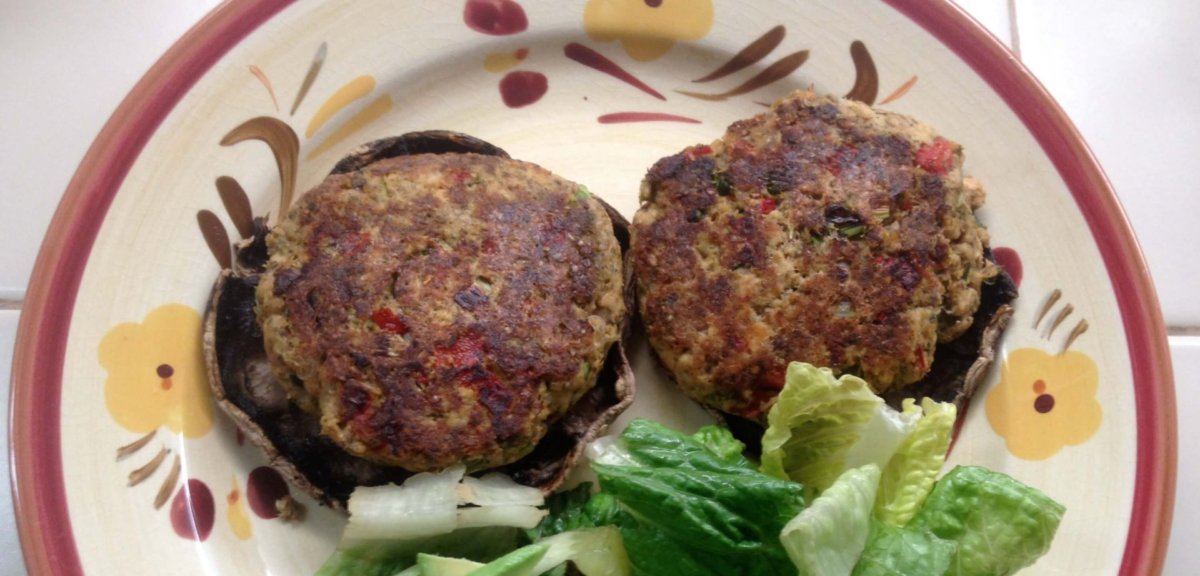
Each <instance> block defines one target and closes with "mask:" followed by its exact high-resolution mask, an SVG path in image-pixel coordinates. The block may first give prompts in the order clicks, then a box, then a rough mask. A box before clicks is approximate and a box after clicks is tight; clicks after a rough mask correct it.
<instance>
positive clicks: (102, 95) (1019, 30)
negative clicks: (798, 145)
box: [0, 0, 1200, 574]
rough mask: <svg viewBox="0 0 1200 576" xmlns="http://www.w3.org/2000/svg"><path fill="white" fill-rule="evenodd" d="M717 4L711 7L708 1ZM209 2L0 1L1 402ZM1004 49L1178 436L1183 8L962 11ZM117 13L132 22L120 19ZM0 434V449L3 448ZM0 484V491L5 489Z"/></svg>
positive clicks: (1196, 139) (0, 556)
mask: <svg viewBox="0 0 1200 576" xmlns="http://www.w3.org/2000/svg"><path fill="white" fill-rule="evenodd" d="M718 1H719V0H718ZM216 4H217V2H216V1H215V0H130V1H128V2H123V3H121V4H120V5H119V8H117V7H115V6H117V5H114V4H112V3H108V2H100V1H99V0H44V1H41V2H21V1H19V0H0V77H3V78H5V79H6V82H5V87H4V88H3V89H2V90H0V103H2V106H0V110H2V111H0V114H2V116H0V117H2V119H3V121H2V122H0V125H2V126H4V129H5V133H6V135H7V136H8V137H7V138H5V139H3V140H2V141H0V158H3V161H2V162H0V206H3V207H4V209H3V210H0V230H3V231H4V232H3V234H4V237H3V241H4V245H5V250H3V251H0V375H5V376H4V377H3V378H0V391H2V392H4V393H5V394H6V395H7V391H8V386H9V382H8V378H7V376H6V375H7V374H8V373H9V367H10V357H11V352H12V346H13V341H14V339H15V334H16V327H17V318H18V315H19V307H20V300H21V299H22V298H23V296H24V290H25V285H26V283H27V282H28V278H29V274H30V271H31V269H32V266H33V262H34V259H35V256H36V253H37V248H38V245H39V243H40V239H41V237H42V235H43V234H44V232H45V229H46V227H47V225H48V224H49V221H50V217H51V215H52V213H53V210H54V207H55V206H56V205H57V202H58V198H59V196H60V195H61V193H62V190H63V189H64V188H65V187H66V184H67V181H68V180H69V179H70V177H71V174H72V173H73V172H74V169H75V166H76V165H77V164H78V162H79V160H80V159H81V158H82V157H83V154H84V153H85V152H86V151H87V148H88V146H89V145H90V143H91V141H92V139H93V138H94V137H95V136H96V134H97V133H98V132H99V130H100V128H101V127H102V126H103V124H104V122H105V121H106V120H107V119H108V115H109V114H110V113H111V112H112V110H113V109H115V107H116V105H117V104H118V103H119V102H120V100H121V98H123V97H124V95H125V94H126V93H127V92H128V91H129V89H130V88H132V86H133V84H134V83H135V82H136V81H137V80H138V79H139V78H140V77H141V75H142V73H143V72H145V70H146V69H147V68H148V67H149V66H150V65H151V64H153V62H154V61H155V59H157V57H158V56H159V55H160V54H162V52H163V51H165V50H166V49H167V48H168V47H169V46H170V44H171V43H172V42H173V41H174V40H175V39H176V38H178V37H179V36H180V35H181V34H182V33H183V32H184V31H186V30H187V28H189V27H190V26H191V25H192V24H194V23H195V22H196V21H198V20H199V19H200V18H201V17H202V16H203V15H204V14H205V13H206V12H207V11H208V10H210V9H211V8H212V7H213V6H215V5H216ZM960 4H961V5H962V6H963V7H964V8H965V9H966V10H968V11H969V12H970V13H971V14H972V15H973V16H975V17H976V19H978V20H979V21H980V22H981V23H983V24H984V25H985V26H987V27H988V28H989V29H990V30H992V31H993V33H994V34H995V35H996V36H997V37H998V38H1000V39H1001V40H1002V41H1004V42H1005V43H1006V44H1008V45H1010V46H1012V47H1013V48H1014V49H1015V51H1016V52H1017V53H1018V55H1019V57H1020V59H1021V60H1022V61H1023V62H1024V63H1025V64H1026V65H1027V66H1028V67H1029V68H1030V69H1031V70H1032V71H1033V72H1034V74H1035V75H1036V76H1037V77H1038V78H1039V79H1040V80H1041V81H1042V82H1043V84H1045V86H1046V87H1047V88H1048V89H1049V90H1050V92H1051V93H1052V94H1053V95H1054V96H1055V98H1057V99H1058V101H1059V103H1060V104H1061V105H1062V106H1063V108H1064V109H1065V110H1066V111H1067V113H1068V115H1070V117H1071V118H1072V119H1073V120H1074V122H1075V123H1076V125H1077V127H1078V128H1079V130H1080V132H1081V133H1082V134H1083V136H1084V138H1085V139H1086V140H1087V141H1088V143H1089V145H1090V146H1091V147H1092V149H1093V151H1094V152H1095V154H1096V156H1097V157H1098V158H1099V160H1100V163H1101V165H1103V166H1104V168H1105V170H1106V171H1107V173H1108V175H1109V177H1110V178H1111V180H1112V182H1113V185H1114V187H1115V188H1116V190H1117V193H1118V196H1119V197H1120V200H1121V202H1122V204H1123V205H1124V207H1125V209H1126V211H1127V213H1128V216H1129V219H1130V222H1131V223H1132V225H1133V228H1134V230H1135V232H1136V233H1137V235H1138V237H1139V239H1140V241H1141V244H1142V249H1143V251H1144V252H1145V255H1146V259H1147V261H1148V263H1149V266H1150V270H1151V273H1152V275H1153V277H1154V279H1155V282H1156V285H1157V288H1158V291H1159V297H1160V299H1161V301H1162V308H1163V314H1164V317H1165V319H1166V323H1167V325H1168V326H1169V327H1170V332H1171V350H1172V354H1173V357H1174V364H1175V380H1176V395H1177V402H1178V409H1179V421H1180V427H1179V432H1180V434H1179V437H1180V438H1181V439H1186V438H1190V437H1192V435H1191V432H1197V433H1200V423H1198V420H1200V418H1197V417H1198V416H1200V394H1197V393H1195V392H1193V391H1192V390H1191V388H1190V384H1191V383H1192V382H1193V381H1194V380H1196V379H1197V378H1198V377H1200V299H1197V298H1195V297H1194V292H1195V290H1196V288H1197V287H1200V260H1198V259H1200V251H1198V250H1197V248H1198V247H1200V243H1198V242H1197V241H1196V233H1195V229H1196V225H1195V223H1194V222H1192V221H1191V219H1192V218H1193V217H1196V216H1197V215H1200V194H1196V193H1194V191H1193V190H1192V189H1191V188H1192V186H1191V182H1192V178H1191V175H1190V170H1189V168H1190V167H1192V166H1194V165H1195V163H1196V160H1195V159H1196V158H1197V157H1198V156H1200V108H1197V106H1196V105H1195V103H1194V95H1195V94H1197V93H1200V73H1198V72H1197V67H1196V49H1195V43H1194V41H1193V35H1194V33H1195V31H1196V30H1200V4H1197V3H1194V2H1188V1H1186V0H1146V1H1143V2H1126V1H1117V0H1058V1H1056V2H1045V1H1040V0H963V1H962V2H960ZM131 15H136V16H134V17H131ZM6 434H7V430H6V429H5V431H4V432H0V441H4V445H5V446H7V438H6ZM1179 449H1180V453H1179V476H1178V484H1179V486H1180V487H1181V489H1180V490H1179V493H1178V496H1177V501H1176V513H1175V528H1174V530H1173V535H1172V543H1173V545H1172V546H1171V547H1170V549H1169V551H1168V556H1167V563H1166V569H1165V571H1164V573H1165V574H1198V573H1200V548H1197V547H1195V546H1192V545H1190V544H1189V543H1190V542H1191V541H1192V540H1193V539H1195V538H1197V537H1200V510H1198V509H1197V505H1200V499H1197V497H1195V496H1194V494H1192V493H1191V492H1190V491H1189V490H1188V487H1190V486H1192V485H1194V484H1196V483H1200V464H1198V462H1200V444H1197V443H1195V442H1181V443H1180V446H1179ZM7 484H8V479H7V477H6V476H0V493H4V492H8V486H7ZM23 572H24V568H23V564H22V562H21V559H20V548H19V546H18V544H17V541H16V530H15V527H14V519H13V517H12V509H11V504H10V503H9V501H8V500H7V499H0V574H21V573H23Z"/></svg>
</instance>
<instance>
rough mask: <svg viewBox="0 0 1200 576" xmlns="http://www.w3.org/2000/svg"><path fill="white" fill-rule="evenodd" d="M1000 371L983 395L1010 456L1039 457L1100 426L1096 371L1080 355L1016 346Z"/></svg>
mask: <svg viewBox="0 0 1200 576" xmlns="http://www.w3.org/2000/svg"><path fill="white" fill-rule="evenodd" d="M1000 374H1001V375H1000V384H998V385H997V386H996V387H995V388H994V389H993V390H992V391H991V393H989V394H988V397H987V417H988V422H990V423H991V425H992V429H994V430H995V431H996V433H997V434H999V435H1000V436H1003V437H1004V439H1005V442H1006V444H1007V445H1008V451H1009V452H1011V453H1012V455H1013V456H1016V457H1018V458H1023V459H1025V460H1045V459H1046V458H1049V457H1051V456H1053V455H1055V454H1057V453H1058V452H1059V451H1060V450H1062V449H1063V447H1064V446H1075V445H1078V444H1082V443H1084V442H1086V441H1087V440H1088V438H1091V437H1092V435H1093V434H1095V433H1096V430H1098V429H1099V428H1100V420H1101V418H1102V416H1103V410H1102V408H1101V407H1100V403H1099V402H1097V401H1096V388H1097V386H1098V384H1099V372H1098V371H1097V369H1096V363H1095V362H1093V361H1092V359H1091V358H1089V357H1088V356H1087V355H1086V354H1083V353H1081V352H1074V351H1068V352H1065V353H1063V354H1060V355H1057V356H1054V355H1051V354H1047V353H1045V352H1043V351H1041V350H1037V349H1034V348H1020V349H1018V350H1015V351H1013V352H1012V353H1011V354H1009V355H1008V358H1006V359H1005V362H1004V365H1003V367H1002V368H1001V373H1000Z"/></svg>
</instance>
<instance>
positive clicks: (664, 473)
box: [317, 365, 1064, 576]
mask: <svg viewBox="0 0 1200 576" xmlns="http://www.w3.org/2000/svg"><path fill="white" fill-rule="evenodd" d="M794 366H795V365H793V367H794ZM809 368H811V367H809ZM800 371H803V370H800ZM843 378H848V377H843ZM793 382H796V381H795V380H793ZM817 385H818V386H820V384H819V383H818V384H817ZM789 386H801V387H810V386H812V383H803V382H801V383H798V384H789ZM865 393H866V394H871V393H870V392H869V391H868V392H865ZM876 400H877V401H878V402H879V403H882V399H880V398H876ZM952 409H953V407H952V406H951V410H952ZM929 418H930V416H929V415H928V414H926V416H925V417H924V419H929ZM805 427H806V429H807V430H808V432H810V433H811V434H813V435H814V436H817V437H829V436H836V435H839V434H842V433H844V432H845V431H846V430H845V424H844V421H843V420H842V419H839V418H831V419H827V420H814V421H811V422H809V423H808V424H806V425H805ZM868 428H871V429H872V430H871V431H870V432H867V434H870V435H873V436H874V437H873V438H871V440H878V439H879V435H881V434H882V435H887V434H891V433H892V432H888V431H884V430H883V429H882V428H885V426H880V425H878V423H877V425H874V426H868ZM914 436H920V437H922V438H925V439H926V440H928V439H930V438H948V436H949V430H948V429H946V430H945V431H944V432H933V433H929V432H928V431H924V432H922V431H920V430H913V431H910V433H909V437H910V438H911V437H914ZM925 443H926V444H929V442H925ZM932 444H937V445H939V446H941V447H942V450H941V451H940V452H938V453H937V454H936V460H937V462H938V464H937V466H935V467H934V469H933V471H932V473H931V474H930V476H929V478H930V481H928V482H926V479H925V475H924V474H923V473H917V474H912V473H901V474H893V473H892V472H891V471H894V470H896V469H897V468H899V469H909V468H910V464H911V453H906V450H905V448H903V447H896V446H895V445H894V444H892V448H891V449H878V450H874V451H873V454H874V456H876V458H875V459H872V460H871V461H863V462H862V463H860V464H859V465H856V466H854V467H846V466H845V465H844V464H845V461H844V459H842V458H841V457H840V456H839V455H837V454H836V453H835V452H822V451H819V450H810V451H807V452H806V453H805V456H806V457H807V458H811V459H812V460H811V461H809V462H806V464H807V465H810V466H812V467H818V468H820V467H835V468H838V469H839V470H841V471H840V472H839V474H838V476H837V478H836V479H835V480H834V481H833V482H832V484H830V485H829V486H826V487H825V488H824V489H821V490H819V491H816V493H815V494H814V495H813V496H812V497H810V496H809V494H810V493H813V492H814V491H813V490H812V487H810V486H806V485H804V484H801V483H799V482H796V481H795V479H793V478H790V477H787V476H782V477H781V476H780V475H778V474H775V473H773V472H770V473H768V472H769V471H767V470H765V467H763V470H760V469H759V466H758V465H757V464H756V463H755V462H754V461H752V460H750V459H748V458H746V457H745V456H744V455H743V452H744V449H745V445H744V444H742V443H741V442H739V441H738V440H737V439H735V438H734V437H733V435H732V434H731V433H730V432H729V430H727V429H725V428H722V427H719V426H705V427H703V428H701V429H700V430H698V431H696V432H695V433H694V434H685V433H682V432H678V431H675V430H671V429H669V428H666V427H664V426H662V425H660V424H657V423H655V422H651V421H649V420H644V419H635V420H633V421H632V422H631V423H630V424H629V425H628V426H627V427H626V428H625V430H624V431H623V432H621V433H620V435H617V436H605V437H602V438H600V439H598V440H596V441H594V442H593V443H592V444H591V446H590V447H589V448H588V452H587V453H588V457H589V459H590V460H591V461H592V470H593V472H595V474H596V478H597V479H598V481H599V491H598V492H595V491H594V490H593V487H592V486H591V485H590V484H589V483H583V484H580V485H579V486H577V487H575V488H573V489H570V490H566V491H563V492H559V493H556V494H553V495H551V496H549V497H548V498H546V500H545V501H544V502H543V503H540V504H537V509H538V510H539V511H540V512H541V514H542V516H543V517H541V518H540V520H537V519H535V517H528V515H527V514H526V513H525V511H524V510H525V509H527V508H529V506H531V505H534V504H535V503H534V502H533V501H530V500H527V499H526V497H524V496H521V495H518V494H515V493H511V492H508V490H510V489H511V488H509V489H505V488H503V487H502V486H499V485H498V486H497V487H496V488H495V491H496V492H495V493H496V494H503V495H502V496H492V497H491V498H489V499H488V500H487V501H485V504H484V505H482V506H481V507H483V508H489V507H490V508H493V509H495V510H496V511H497V512H499V508H497V507H496V506H494V505H495V504H497V503H500V502H516V503H520V504H521V506H511V507H512V508H514V509H521V511H517V512H514V513H512V514H507V515H506V514H499V513H495V514H493V513H489V514H487V516H488V517H489V518H490V519H491V520H490V523H472V525H471V527H469V528H464V527H462V524H461V520H460V523H459V525H458V526H457V527H456V526H455V523H454V522H453V513H454V511H455V508H454V506H455V499H454V494H455V493H456V492H455V490H454V489H453V486H454V483H455V482H456V481H457V480H456V476H455V474H458V475H461V469H460V470H459V471H457V472H451V473H442V474H438V475H432V474H428V473H426V474H422V475H418V476H416V477H414V478H412V479H410V480H409V481H407V482H406V483H405V484H404V485H403V486H400V487H395V486H393V487H387V488H369V489H363V490H362V491H356V492H355V493H354V494H353V495H352V496H351V500H350V501H351V507H352V509H355V510H358V509H361V508H364V507H365V508H366V509H367V510H369V511H370V512H369V513H368V514H367V515H364V516H363V517H360V516H359V515H358V513H357V512H355V513H353V514H352V515H351V517H350V523H349V526H348V527H347V530H346V532H345V533H344V535H343V539H342V541H341V543H340V544H339V546H338V550H337V551H336V552H335V553H334V554H333V555H332V556H331V557H330V558H329V560H328V561H327V562H326V563H325V565H324V566H323V567H322V568H321V570H320V571H319V572H318V573H317V574H318V576H342V575H347V576H348V575H350V574H355V575H361V574H365V575H375V574H378V575H380V576H390V575H393V574H404V575H409V574H459V573H476V574H484V573H487V574H491V573H496V574H518V573H519V574H531V575H534V574H556V575H557V574H563V573H564V572H563V571H562V570H563V569H564V566H563V564H564V562H566V561H570V562H571V563H572V564H573V565H574V566H575V568H577V569H578V570H579V571H580V572H581V573H583V574H585V575H600V574H604V575H609V574H612V575H622V574H633V575H635V576H725V575H728V574H745V575H750V576H767V575H779V576H785V575H786V576H795V575H796V574H799V575H801V576H851V575H855V576H875V575H881V576H882V575H887V576H898V575H904V576H908V575H914V574H920V575H927V576H967V575H971V576H984V575H988V576H1006V575H1009V574H1013V573H1015V572H1016V571H1018V570H1020V569H1021V568H1023V567H1026V566H1029V565H1031V564H1033V563H1034V562H1035V561H1036V560H1037V559H1038V558H1039V557H1041V556H1042V555H1044V554H1045V553H1046V552H1047V551H1048V550H1049V548H1050V544H1051V542H1052V540H1053V538H1054V534H1055V532H1056V531H1057V529H1058V525H1059V522H1060V521H1061V519H1062V515H1063V513H1064V509H1063V507H1062V506H1061V505H1060V504H1058V503H1057V502H1055V501H1053V500H1052V499H1050V498H1049V497H1047V496H1046V495H1045V494H1042V493H1041V492H1039V491H1038V490H1036V489H1034V488H1031V487H1028V486H1025V485H1023V484H1021V483H1019V482H1017V481H1016V480H1013V479H1012V478H1009V477H1008V476H1005V475H1003V474H1000V473H997V472H991V471H988V470H985V469H982V468H977V467H962V466H960V467H956V468H954V469H953V470H951V471H950V472H949V473H947V474H946V475H945V476H944V477H942V478H941V479H940V480H937V481H936V482H933V481H932V478H933V477H934V476H936V475H937V474H938V473H939V470H940V467H941V462H942V461H943V460H944V459H945V456H946V453H945V447H946V444H945V443H938V442H932ZM910 448H911V447H910ZM909 452H911V451H909ZM878 462H882V463H883V464H882V465H880V464H878ZM889 476H890V477H889ZM889 484H891V488H889V487H888V485H889ZM385 491H390V492H391V493H393V494H395V496H392V497H390V498H391V499H392V500H394V502H396V505H383V506H380V505H377V504H376V502H377V501H378V496H376V494H382V493H383V492H385ZM897 492H902V493H920V497H919V498H917V499H916V500H915V501H914V503H913V514H911V515H909V517H907V518H905V519H897V518H896V517H895V516H892V515H881V514H880V511H881V508H880V507H879V503H880V502H881V501H884V500H889V499H891V498H892V497H893V495H894V494H895V493H897ZM405 493H408V494H407V496H405V495H404V494H405ZM438 493H440V494H442V495H441V496H438V495H437V494H438ZM459 493H462V492H461V491H460V492H459ZM364 496H366V497H367V498H368V499H370V500H371V502H370V503H369V505H368V503H366V502H360V499H361V498H363V497H364ZM479 501H481V502H483V501H482V500H479ZM431 502H432V503H433V504H429V503H431ZM461 504H462V502H460V505H461ZM380 508H382V509H384V510H386V512H378V511H377V510H378V509H380ZM464 510H468V511H469V510H472V509H471V508H461V507H460V508H458V511H459V513H460V515H461V514H462V513H463V511H464ZM389 518H390V520H388V519H389ZM437 518H444V519H445V521H444V522H442V523H441V524H442V528H441V532H438V533H433V532H432V531H423V532H419V533H418V532H415V531H414V529H413V528H414V526H416V525H421V526H422V527H426V528H427V527H428V526H429V525H430V524H432V523H433V522H434V521H435V519H437ZM368 526H369V527H371V528H370V529H366V528H365V527H368ZM392 526H399V527H400V528H399V531H400V532H402V533H400V534H398V535H393V536H387V535H385V534H384V530H389V529H391V530H396V528H389V527H392ZM522 526H523V527H527V528H529V527H531V528H529V529H526V530H519V529H518V528H519V527H522ZM364 535H368V536H370V537H367V538H364V537H363V536H364ZM484 563H487V564H484ZM514 566H515V567H514ZM531 566H532V567H533V568H532V569H531V568H530V567H531ZM485 568H486V570H485ZM451 570H461V572H453V571H451ZM472 570H480V572H471V571H472ZM508 570H514V571H513V572H509V571H508Z"/></svg>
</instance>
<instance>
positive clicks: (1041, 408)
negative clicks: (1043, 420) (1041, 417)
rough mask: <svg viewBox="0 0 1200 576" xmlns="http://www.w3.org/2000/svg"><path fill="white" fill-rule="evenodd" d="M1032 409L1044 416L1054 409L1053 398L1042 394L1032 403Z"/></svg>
mask: <svg viewBox="0 0 1200 576" xmlns="http://www.w3.org/2000/svg"><path fill="white" fill-rule="evenodd" d="M1033 409H1034V410H1037V411H1038V413H1039V414H1045V413H1047V412H1049V411H1051V410H1053V409H1054V397H1053V396H1051V395H1049V394H1042V395H1041V396H1038V397H1037V399H1035V400H1034V401H1033Z"/></svg>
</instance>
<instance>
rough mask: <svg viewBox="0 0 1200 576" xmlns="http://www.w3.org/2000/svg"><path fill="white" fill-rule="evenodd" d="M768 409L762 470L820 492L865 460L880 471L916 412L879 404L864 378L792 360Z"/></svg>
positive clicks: (912, 425) (911, 426) (913, 425)
mask: <svg viewBox="0 0 1200 576" xmlns="http://www.w3.org/2000/svg"><path fill="white" fill-rule="evenodd" d="M784 382H785V383H784V387H783V390H782V391H780V393H779V396H778V397H777V398H776V400H775V404H774V405H773V406H772V407H771V410H770V412H768V413H767V432H766V433H765V434H763V439H762V469H763V472H766V473H767V474H771V475H772V476H776V477H779V478H790V479H792V480H795V481H797V482H800V483H801V484H804V485H806V486H810V487H812V488H815V489H816V490H825V489H826V488H829V486H830V485H832V484H833V482H834V480H837V478H838V476H841V475H842V472H845V471H846V470H849V469H850V468H857V467H859V466H862V465H864V464H875V465H876V466H879V468H880V469H883V468H884V467H885V466H886V465H887V463H888V460H889V459H890V458H891V457H892V454H894V453H895V452H896V449H897V448H898V447H899V446H900V444H901V443H903V442H904V439H905V438H907V437H908V435H909V434H910V433H912V431H913V429H915V428H916V420H917V418H918V417H919V414H917V413H916V412H913V411H909V412H905V413H900V412H896V411H895V410H892V409H891V408H890V407H888V405H887V404H885V403H884V401H883V398H880V397H879V396H876V395H875V393H874V392H872V391H871V388H870V386H868V385H867V382H866V380H863V379H862V378H859V377H857V376H851V375H845V376H842V377H841V378H835V377H834V376H833V372H832V371H831V370H829V369H828V368H817V367H815V366H812V365H810V364H803V363H800V362H793V363H792V364H790V365H789V366H788V370H787V377H786V379H785V381H784Z"/></svg>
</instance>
